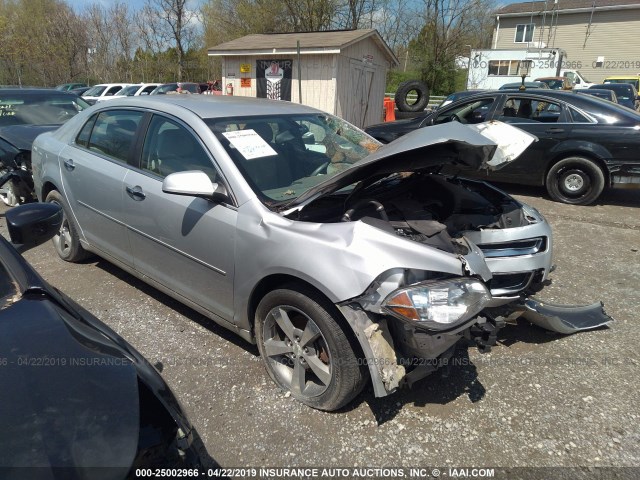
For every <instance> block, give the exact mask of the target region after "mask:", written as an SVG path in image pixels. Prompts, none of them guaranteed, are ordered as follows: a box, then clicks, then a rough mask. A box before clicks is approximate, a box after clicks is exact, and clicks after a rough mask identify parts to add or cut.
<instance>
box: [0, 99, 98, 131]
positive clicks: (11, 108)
mask: <svg viewBox="0 0 640 480" xmlns="http://www.w3.org/2000/svg"><path fill="white" fill-rule="evenodd" d="M89 107H90V105H89V104H88V103H87V102H85V101H84V100H82V99H81V98H80V97H78V96H76V95H72V94H68V95H67V94H59V93H57V92H56V93H54V92H53V91H52V93H46V94H29V93H24V94H22V93H3V92H2V91H0V126H7V125H58V124H62V123H64V122H66V121H67V120H69V119H70V118H71V117H73V116H74V115H76V114H77V113H78V112H81V111H82V110H84V109H85V108H89Z"/></svg>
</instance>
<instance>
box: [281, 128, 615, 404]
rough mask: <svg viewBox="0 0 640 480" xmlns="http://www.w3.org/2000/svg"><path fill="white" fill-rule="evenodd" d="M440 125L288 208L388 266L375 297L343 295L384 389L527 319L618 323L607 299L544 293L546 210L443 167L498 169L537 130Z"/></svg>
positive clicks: (379, 392)
mask: <svg viewBox="0 0 640 480" xmlns="http://www.w3.org/2000/svg"><path fill="white" fill-rule="evenodd" d="M429 130H430V131H429V132H428V133H431V134H432V137H430V138H428V139H426V140H428V141H425V139H424V138H419V137H418V133H419V132H415V134H414V135H411V134H410V135H406V136H404V137H402V138H401V139H399V140H397V141H395V142H392V143H391V144H389V145H387V146H385V147H383V148H381V149H380V150H378V152H376V153H375V154H372V155H371V156H369V157H366V158H365V160H363V162H362V163H361V164H360V165H359V166H358V165H357V164H356V165H355V166H353V167H352V168H351V169H349V170H346V171H345V172H343V173H342V174H339V175H336V176H335V177H333V179H330V181H328V182H325V183H324V184H321V185H319V186H317V187H316V188H314V189H310V190H309V191H307V192H306V193H304V194H303V195H301V196H300V197H298V199H297V201H296V202H293V203H292V204H290V205H288V207H289V208H288V209H287V210H284V211H282V214H283V216H285V217H286V218H288V219H291V220H294V221H296V223H297V224H298V225H299V224H305V223H309V224H321V225H323V227H322V228H324V229H326V230H329V229H331V228H332V227H330V226H336V227H335V228H336V230H338V229H341V227H344V228H343V230H344V232H343V234H344V235H343V236H342V237H341V238H348V239H349V241H347V242H346V243H345V247H344V248H343V250H342V252H341V254H340V255H344V254H345V252H349V253H351V254H353V256H354V258H355V259H356V260H355V261H353V260H351V261H349V262H347V263H348V264H351V265H355V266H356V267H354V271H356V272H358V273H364V272H367V271H371V269H372V267H373V266H375V267H380V270H377V272H376V277H375V279H374V278H373V277H369V278H367V281H368V282H371V283H367V284H365V285H368V287H365V289H364V292H363V293H360V294H355V295H353V294H352V296H347V295H344V296H340V298H341V299H345V298H346V300H342V301H338V302H336V304H337V307H338V308H339V310H340V311H341V313H342V315H343V316H344V318H345V319H346V320H347V322H348V323H349V324H350V326H351V328H352V329H353V331H354V332H355V335H356V337H357V339H358V341H359V344H360V346H361V348H362V351H363V353H364V357H365V359H364V360H365V361H366V364H367V366H368V368H369V372H370V376H371V378H372V383H373V388H374V392H375V395H376V396H385V395H388V394H389V393H391V392H393V391H394V390H396V389H397V388H398V387H400V386H402V385H404V384H408V385H411V384H413V383H414V382H416V381H418V380H420V379H422V378H424V377H426V376H427V375H429V374H430V373H432V372H434V371H435V370H437V369H438V368H439V366H441V365H443V364H445V363H446V360H448V359H449V358H450V357H451V356H452V355H453V354H454V353H455V350H456V348H457V347H458V344H459V343H463V342H466V343H467V344H470V345H475V346H476V347H478V349H479V350H480V352H488V351H489V350H490V349H491V347H492V346H493V345H495V344H496V341H497V339H498V333H499V330H500V329H501V328H503V327H504V326H505V325H506V323H507V322H508V321H510V320H514V319H515V318H517V317H518V316H523V318H527V319H528V320H530V321H531V322H532V323H535V324H537V325H539V326H541V327H543V328H546V329H548V330H552V331H555V332H558V333H563V334H567V333H573V332H575V331H579V330H585V329H591V328H597V327H600V326H602V325H606V324H608V323H609V322H610V321H611V318H610V317H608V316H607V315H606V314H605V313H604V310H603V309H602V306H601V305H600V304H597V305H593V306H589V307H559V306H552V305H547V304H545V303H544V302H540V301H537V300H535V299H534V298H533V297H532V296H533V295H534V294H536V293H538V292H540V291H541V290H542V289H543V288H544V286H546V285H547V284H548V283H549V282H550V280H549V274H550V272H551V271H552V270H553V263H552V261H553V259H552V248H553V237H552V232H551V227H550V225H549V224H548V222H547V221H546V220H545V219H544V217H543V216H542V215H541V214H540V213H539V212H538V211H537V210H536V209H535V208H533V207H530V206H528V205H525V204H523V203H520V202H519V201H517V200H516V199H514V198H513V197H511V196H509V195H508V194H506V193H504V192H502V191H500V190H499V189H497V188H495V187H493V186H491V185H489V184H487V183H485V182H480V181H474V180H469V179H464V178H459V177H457V176H454V177H448V176H444V175H441V174H440V173H439V168H440V166H441V165H444V164H447V163H449V164H454V165H455V164H461V165H466V166H470V165H472V166H476V167H477V168H497V167H499V166H500V165H501V164H504V163H508V162H510V161H513V160H514V159H515V158H517V156H518V155H519V154H520V153H521V152H522V150H524V148H526V147H527V146H528V145H529V144H530V143H531V142H532V141H535V137H531V136H529V135H528V134H526V133H524V132H522V131H520V130H518V129H516V128H513V127H511V126H508V125H504V124H500V123H497V122H492V123H487V124H480V125H477V126H475V127H474V128H469V127H468V126H462V125H455V124H454V125H448V126H447V130H443V129H442V128H441V129H436V127H433V129H431V128H430V129H429ZM504 139H506V141H505V140H504ZM497 141H499V144H496V142H497ZM383 149H384V150H383ZM354 182H358V183H357V185H356V186H355V187H354V188H353V189H352V190H349V189H346V190H345V191H344V193H341V192H340V191H339V189H341V188H345V187H347V186H348V185H351V184H353V183H354ZM332 231H333V230H332ZM341 231H342V230H341ZM316 234H317V232H316ZM336 258H339V257H336ZM445 261H446V262H445ZM440 262H445V263H440ZM445 267H446V268H445ZM322 271H323V269H318V270H317V272H322ZM317 272H316V275H317ZM379 272H383V273H379ZM340 278H341V277H340ZM336 282H337V280H336V279H335V276H333V278H332V279H331V282H330V283H332V284H335V283H336ZM340 291H341V292H342V291H343V289H341V290H340ZM360 291H362V290H360Z"/></svg>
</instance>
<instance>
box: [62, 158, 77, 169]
mask: <svg viewBox="0 0 640 480" xmlns="http://www.w3.org/2000/svg"><path fill="white" fill-rule="evenodd" d="M62 163H64V168H66V169H67V170H69V171H71V170H73V169H74V168H76V166H75V165H74V163H73V160H71V159H70V158H68V159H66V160H63V161H62Z"/></svg>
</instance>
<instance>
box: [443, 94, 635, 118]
mask: <svg viewBox="0 0 640 480" xmlns="http://www.w3.org/2000/svg"><path fill="white" fill-rule="evenodd" d="M576 92H577V90H551V89H549V90H546V89H542V88H535V89H532V90H525V91H522V92H521V91H517V90H491V91H486V92H483V93H478V94H476V95H473V96H470V97H465V98H464V99H460V100H456V101H455V102H453V103H451V104H449V105H447V106H446V107H444V108H447V109H448V108H451V107H453V106H456V105H458V104H459V102H468V101H473V100H474V99H475V98H476V97H477V98H478V99H481V98H483V97H486V96H487V95H489V96H497V95H511V96H513V95H517V96H523V95H524V96H526V97H532V98H533V97H537V98H540V97H543V98H549V99H554V100H558V101H562V102H566V103H568V104H570V105H573V106H574V107H576V108H579V109H581V110H587V111H588V110H589V108H592V107H598V108H600V109H601V110H602V109H606V110H609V111H612V113H623V114H624V115H625V116H626V117H627V118H630V117H629V115H631V116H633V121H637V120H638V117H639V116H640V114H639V113H638V112H634V111H632V110H629V111H627V112H621V111H620V107H619V105H616V104H615V103H612V102H606V101H604V100H602V99H599V98H598V97H596V96H594V95H579V94H577V93H576ZM622 110H628V109H622ZM436 113H437V111H436Z"/></svg>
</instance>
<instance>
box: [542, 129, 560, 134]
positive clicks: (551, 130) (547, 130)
mask: <svg viewBox="0 0 640 480" xmlns="http://www.w3.org/2000/svg"><path fill="white" fill-rule="evenodd" d="M562 132H564V128H547V129H546V130H545V131H544V133H562Z"/></svg>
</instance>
